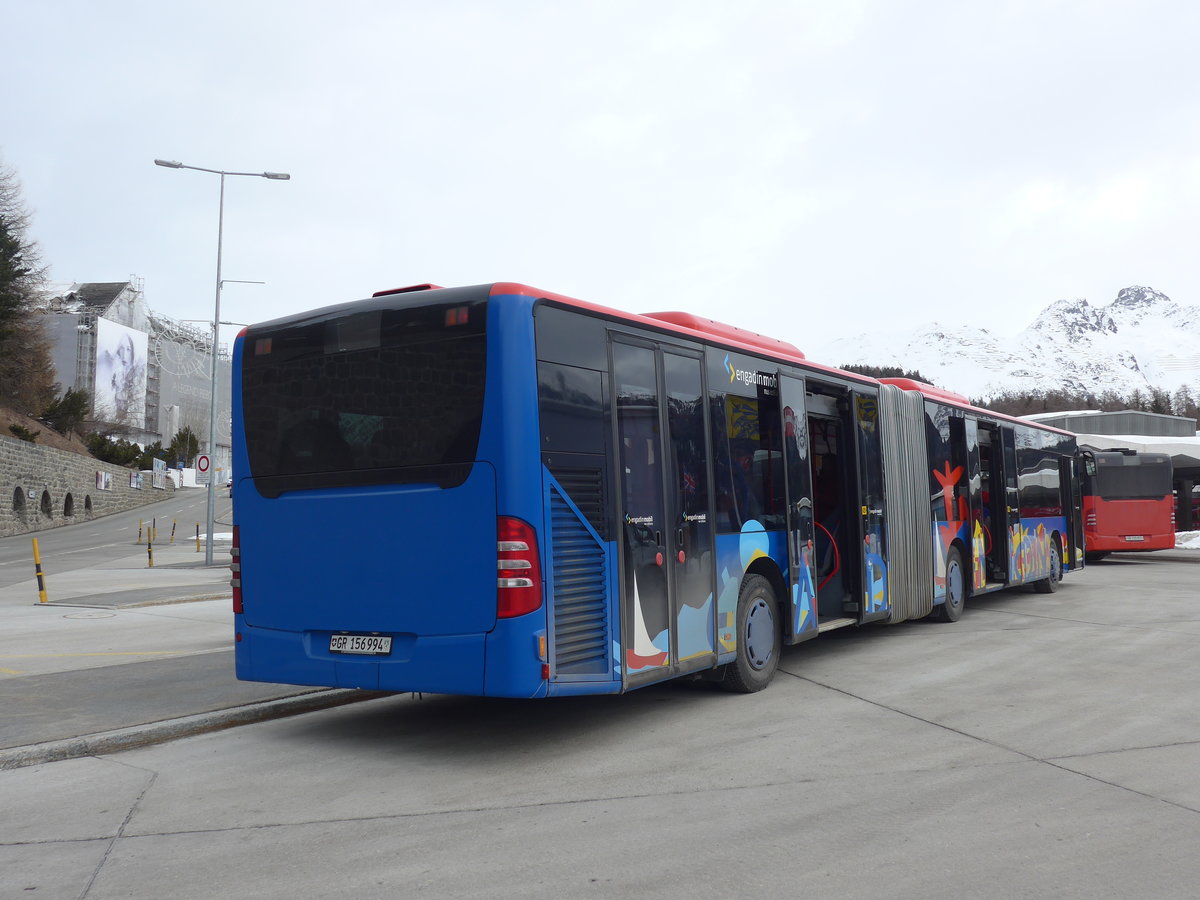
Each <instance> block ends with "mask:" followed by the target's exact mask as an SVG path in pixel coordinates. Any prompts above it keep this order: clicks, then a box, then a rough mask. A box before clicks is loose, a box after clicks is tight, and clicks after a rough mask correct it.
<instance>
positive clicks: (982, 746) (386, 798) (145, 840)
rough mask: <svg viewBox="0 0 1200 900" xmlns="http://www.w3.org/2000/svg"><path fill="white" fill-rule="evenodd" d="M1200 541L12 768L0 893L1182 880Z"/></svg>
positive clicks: (1169, 892) (1025, 885)
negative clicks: (737, 651) (849, 622)
mask: <svg viewBox="0 0 1200 900" xmlns="http://www.w3.org/2000/svg"><path fill="white" fill-rule="evenodd" d="M1197 562H1200V553H1187V552H1182V551H1176V552H1170V553H1162V554H1155V555H1153V556H1150V555H1147V556H1131V557H1125V558H1122V559H1119V560H1117V559H1112V560H1110V561H1106V562H1104V563H1101V564H1099V565H1096V566H1093V567H1090V568H1089V569H1088V570H1087V571H1086V572H1084V573H1076V574H1072V575H1070V576H1069V577H1068V578H1067V580H1066V582H1065V583H1064V584H1063V586H1062V588H1061V590H1060V591H1059V592H1058V593H1057V594H1054V595H1050V596H1046V595H1041V594H1034V593H1024V592H1010V593H1007V594H1003V595H996V596H991V597H988V598H985V599H983V600H981V601H979V602H977V603H974V604H969V605H968V608H967V611H966V614H965V615H964V616H963V619H962V620H961V621H960V622H958V623H956V624H943V623H935V622H928V621H926V622H914V623H905V624H903V625H899V626H893V627H875V628H869V629H865V630H863V631H862V632H850V633H847V632H837V633H833V634H830V635H827V636H825V637H823V638H821V639H820V640H818V641H816V642H813V643H809V644H806V645H803V646H800V647H796V648H791V649H790V650H789V651H788V652H787V653H786V655H785V658H784V661H783V665H782V671H781V675H780V677H779V679H778V680H777V681H776V683H775V684H773V685H772V686H771V687H770V688H769V689H768V690H766V691H764V692H762V693H760V694H755V695H750V696H732V695H725V694H721V693H717V692H712V691H709V690H706V689H703V688H701V687H699V686H692V685H667V686H660V687H655V688H651V689H647V690H643V691H638V692H635V693H633V694H630V695H628V696H625V697H608V698H579V699H570V700H556V701H487V700H476V699H468V698H456V697H425V698H424V699H417V698H413V697H407V696H404V697H400V696H397V697H388V698H383V699H376V700H371V701H369V702H365V703H358V704H354V705H350V706H345V707H341V708H338V709H331V710H324V711H320V712H314V713H309V714H306V715H302V716H294V717H290V718H286V719H278V720H274V721H269V722H263V723H261V724H256V725H251V726H247V727H244V728H239V729H236V730H233V731H223V732H219V733H212V734H205V735H201V736H197V737H190V738H187V739H183V740H177V741H173V742H169V743H164V744H159V745H155V746H151V747H144V748H141V749H135V750H130V751H126V752H121V753H115V754H105V755H100V756H95V757H87V758H79V759H72V760H66V761H63V762H56V763H52V764H45V765H38V766H29V767H25V768H20V769H11V770H7V771H0V796H3V797H4V798H5V812H6V815H5V816H4V817H3V818H0V871H2V872H4V877H3V879H0V898H7V897H18V896H19V897H30V896H53V897H60V896H61V897H86V898H88V900H97V898H110V897H111V898H115V897H133V898H151V897H154V898H157V897H162V896H164V895H165V894H169V895H170V896H173V897H212V896H255V897H287V898H293V897H297V896H345V897H389V898H390V897H436V898H445V897H463V898H471V897H479V898H485V897H486V898H495V897H522V898H555V900H558V898H562V897H602V898H622V900H624V898H628V897H643V896H647V897H649V896H652V897H655V898H665V900H672V898H687V900H694V898H698V897H735V896H737V897H741V896H797V895H802V894H803V895H808V896H817V897H838V898H858V897H862V898H868V897H869V898H883V897H887V898H910V897H911V898H955V900H958V898H962V897H984V898H992V897H996V898H1010V897H1081V898H1083V897H1086V898H1117V897H1120V898H1126V897H1139V898H1147V897H1149V898H1174V897H1179V898H1184V897H1188V898H1190V897H1194V896H1196V893H1197V891H1196V885H1197V884H1200V854H1198V853H1197V852H1196V848H1197V847H1200V778H1197V773H1198V772H1200V690H1197V687H1196V686H1197V684H1200V653H1198V652H1197V644H1198V643H1200V608H1198V605H1197V603H1196V596H1197V591H1196V581H1197V576H1198V575H1200V567H1198V566H1197ZM139 665H144V664H139ZM128 668H136V667H134V666H131V667H128Z"/></svg>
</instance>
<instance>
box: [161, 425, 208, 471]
mask: <svg viewBox="0 0 1200 900" xmlns="http://www.w3.org/2000/svg"><path fill="white" fill-rule="evenodd" d="M199 452H200V438H198V437H196V432H194V431H192V429H191V426H189V425H184V426H183V427H182V428H180V429H179V431H177V432H176V433H175V436H174V437H173V438H171V446H170V447H169V448H168V450H167V453H168V455H169V457H170V458H169V459H168V460H167V463H168V465H170V464H177V463H183V465H184V466H185V467H187V466H190V465H191V464H192V461H193V460H194V459H195V458H196V455H197V454H198V453H199Z"/></svg>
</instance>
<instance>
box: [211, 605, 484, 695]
mask: <svg viewBox="0 0 1200 900" xmlns="http://www.w3.org/2000/svg"><path fill="white" fill-rule="evenodd" d="M237 632H238V635H239V638H240V639H239V640H238V641H237V643H236V645H235V647H236V651H235V654H234V655H235V659H236V663H237V677H238V678H239V679H240V680H242V681H265V682H271V683H277V684H303V685H313V686H319V687H336V688H361V689H364V690H372V691H396V692H405V693H407V692H409V691H420V692H426V693H441V694H470V695H476V696H478V695H480V694H482V693H483V689H484V683H483V672H484V659H485V642H486V638H487V635H486V634H466V635H445V636H438V637H422V638H416V637H411V636H395V637H394V639H393V648H394V649H393V654H392V655H391V656H389V657H379V656H355V655H350V654H334V653H331V652H330V651H329V632H321V631H311V632H296V631H280V630H276V629H271V628H255V627H252V626H247V625H245V624H244V623H238V625H237Z"/></svg>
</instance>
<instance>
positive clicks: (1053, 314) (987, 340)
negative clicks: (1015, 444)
mask: <svg viewBox="0 0 1200 900" xmlns="http://www.w3.org/2000/svg"><path fill="white" fill-rule="evenodd" d="M810 358H812V359H818V360H821V361H822V362H828V363H831V364H833V365H857V364H864V365H876V366H900V367H901V368H903V369H908V370H913V369H915V370H917V371H919V372H921V374H923V375H924V376H925V377H927V378H930V379H932V380H933V381H934V382H936V383H937V384H938V385H939V386H941V387H945V388H949V389H950V390H953V391H957V392H959V393H961V394H967V395H969V396H972V397H988V396H992V395H994V394H996V393H999V392H1001V391H1006V390H1016V391H1022V390H1055V389H1060V388H1061V389H1065V390H1069V391H1091V392H1093V393H1096V394H1100V393H1103V392H1104V391H1109V390H1111V391H1116V392H1117V393H1118V394H1121V395H1123V396H1127V395H1129V394H1130V393H1132V392H1133V391H1134V390H1135V389H1136V390H1141V391H1146V390H1147V389H1149V388H1152V387H1154V388H1160V389H1162V390H1165V391H1167V392H1169V393H1170V392H1174V391H1175V390H1176V389H1177V388H1179V387H1180V386H1181V385H1186V386H1187V387H1188V388H1189V389H1190V391H1191V392H1192V393H1193V394H1196V393H1200V307H1198V306H1183V305H1181V304H1178V303H1175V302H1174V301H1173V300H1171V298H1170V297H1168V296H1166V294H1162V293H1160V292H1158V291H1156V290H1154V289H1153V288H1148V287H1138V286H1133V287H1127V288H1125V289H1124V290H1122V291H1121V292H1120V293H1119V294H1118V295H1117V298H1116V299H1115V300H1113V301H1112V303H1110V304H1108V305H1107V306H1093V305H1091V304H1090V303H1089V302H1088V301H1087V300H1058V301H1056V302H1054V303H1051V304H1050V305H1049V306H1047V307H1046V308H1045V309H1044V310H1042V312H1041V314H1040V315H1038V317H1037V318H1036V319H1035V320H1034V322H1033V324H1031V325H1030V326H1029V327H1028V328H1026V329H1025V330H1024V331H1022V332H1021V333H1020V334H1017V335H1016V336H1014V337H1003V336H999V335H996V334H993V333H991V332H989V331H988V330H987V329H983V328H970V327H965V326H956V327H955V328H953V329H951V328H947V327H945V326H942V325H938V324H936V323H934V324H929V325H922V326H920V327H918V328H915V329H914V330H913V331H911V332H908V333H902V332H901V333H897V332H892V333H889V334H870V333H866V334H856V335H855V336H854V337H853V338H842V339H839V340H836V341H833V342H832V343H830V344H828V345H826V346H825V347H823V348H819V349H818V348H813V352H812V353H811V354H810Z"/></svg>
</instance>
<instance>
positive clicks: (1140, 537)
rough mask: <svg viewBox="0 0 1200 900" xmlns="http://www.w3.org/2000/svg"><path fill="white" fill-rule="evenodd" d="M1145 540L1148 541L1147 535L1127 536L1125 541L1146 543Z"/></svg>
mask: <svg viewBox="0 0 1200 900" xmlns="http://www.w3.org/2000/svg"><path fill="white" fill-rule="evenodd" d="M1145 539H1146V537H1145V535H1141V534H1127V535H1125V540H1127V541H1135V542H1136V541H1144V540H1145Z"/></svg>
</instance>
